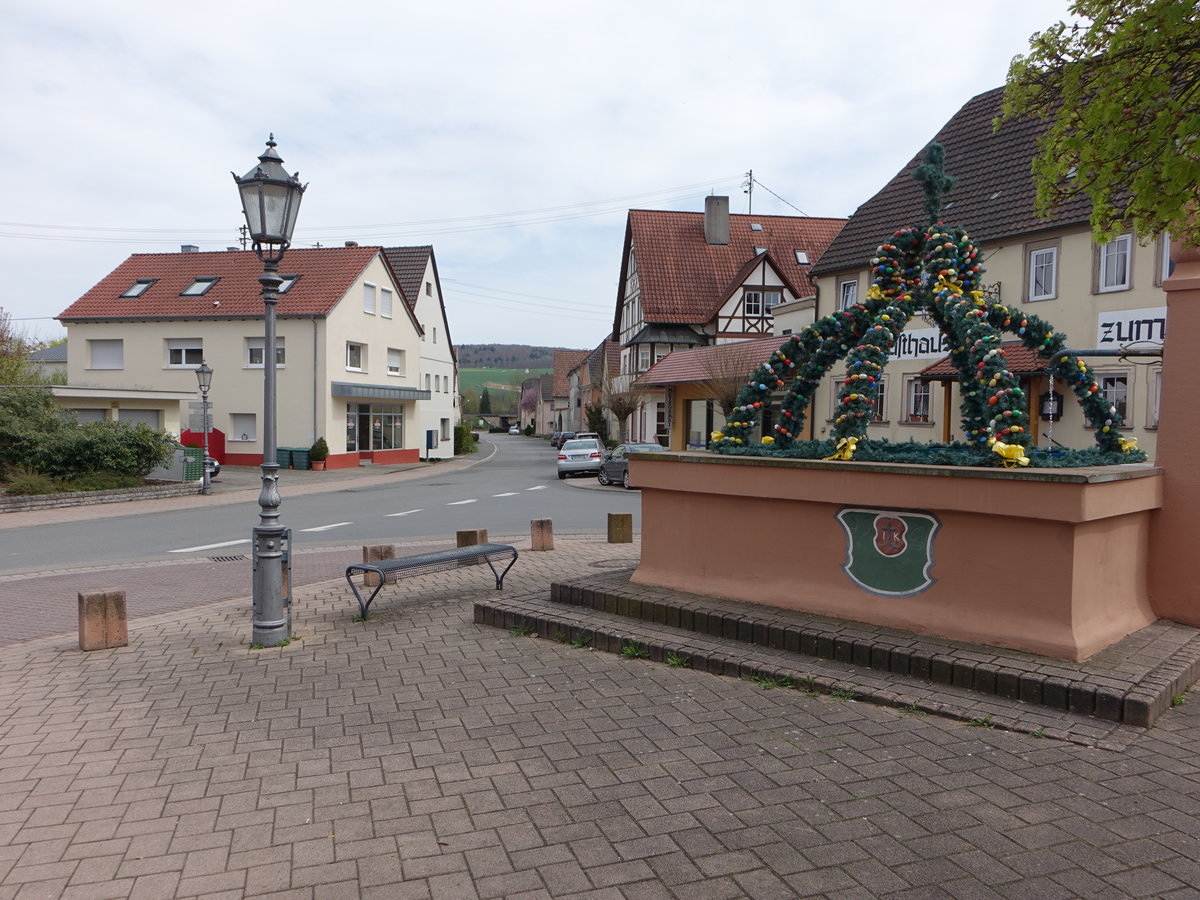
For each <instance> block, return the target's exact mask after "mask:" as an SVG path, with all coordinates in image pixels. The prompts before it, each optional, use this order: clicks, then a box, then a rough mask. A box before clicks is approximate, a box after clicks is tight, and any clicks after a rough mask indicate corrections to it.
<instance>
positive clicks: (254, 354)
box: [246, 335, 287, 369]
mask: <svg viewBox="0 0 1200 900" xmlns="http://www.w3.org/2000/svg"><path fill="white" fill-rule="evenodd" d="M266 346H267V340H266V338H246V367H247V368H249V369H261V368H262V366H263V352H264V351H265V350H266ZM286 362H287V353H286V352H285V350H284V343H283V338H281V337H279V335H276V336H275V365H276V367H278V366H282V365H284V364H285V363H286Z"/></svg>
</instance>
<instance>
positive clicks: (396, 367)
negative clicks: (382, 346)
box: [387, 347, 404, 375]
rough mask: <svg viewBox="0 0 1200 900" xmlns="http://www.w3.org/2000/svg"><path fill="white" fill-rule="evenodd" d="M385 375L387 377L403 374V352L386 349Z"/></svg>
mask: <svg viewBox="0 0 1200 900" xmlns="http://www.w3.org/2000/svg"><path fill="white" fill-rule="evenodd" d="M387 356H388V361H387V373H388V374H389V375H403V374H404V351H403V350H397V349H396V348H395V347H388V352H387Z"/></svg>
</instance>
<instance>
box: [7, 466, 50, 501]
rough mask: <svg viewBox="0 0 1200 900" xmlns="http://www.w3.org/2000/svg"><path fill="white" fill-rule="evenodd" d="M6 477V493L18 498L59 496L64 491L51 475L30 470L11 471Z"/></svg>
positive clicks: (17, 469) (18, 469)
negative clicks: (41, 495) (43, 495)
mask: <svg viewBox="0 0 1200 900" xmlns="http://www.w3.org/2000/svg"><path fill="white" fill-rule="evenodd" d="M6 477H7V479H8V488H7V490H6V493H9V494H12V495H13V496H17V497H31V496H36V495H38V494H57V493H58V492H59V491H61V490H62V486H61V485H60V484H59V483H58V482H57V481H55V480H54V479H53V478H51V477H50V476H49V475H43V474H42V473H41V472H33V471H31V470H29V469H21V468H16V469H9V471H8V473H7V476H6Z"/></svg>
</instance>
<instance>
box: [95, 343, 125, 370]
mask: <svg viewBox="0 0 1200 900" xmlns="http://www.w3.org/2000/svg"><path fill="white" fill-rule="evenodd" d="M88 368H89V369H123V368H125V342H124V341H123V340H121V339H120V338H117V339H116V340H99V341H88Z"/></svg>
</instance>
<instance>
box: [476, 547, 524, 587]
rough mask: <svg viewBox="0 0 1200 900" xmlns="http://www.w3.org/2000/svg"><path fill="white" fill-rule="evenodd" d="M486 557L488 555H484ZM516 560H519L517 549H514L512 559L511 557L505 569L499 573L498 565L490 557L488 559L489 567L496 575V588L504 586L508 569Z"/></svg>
mask: <svg viewBox="0 0 1200 900" xmlns="http://www.w3.org/2000/svg"><path fill="white" fill-rule="evenodd" d="M484 558H485V559H487V557H484ZM516 561H517V551H516V550H514V551H513V555H512V559H510V560H509V561H508V565H507V566H505V567H504V571H503V572H499V573H497V572H496V567H495V566H494V565H493V564H492V561H491V560H490V559H487V564H488V568H489V569H491V570H492V574H493V575H495V576H496V590H500V589H501V588H502V587H504V576H505V575H507V574H508V570H509V569H511V568H512V567H513V563H515V562H516Z"/></svg>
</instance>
